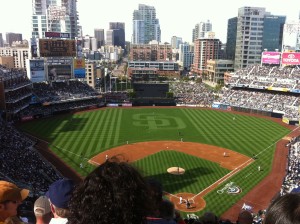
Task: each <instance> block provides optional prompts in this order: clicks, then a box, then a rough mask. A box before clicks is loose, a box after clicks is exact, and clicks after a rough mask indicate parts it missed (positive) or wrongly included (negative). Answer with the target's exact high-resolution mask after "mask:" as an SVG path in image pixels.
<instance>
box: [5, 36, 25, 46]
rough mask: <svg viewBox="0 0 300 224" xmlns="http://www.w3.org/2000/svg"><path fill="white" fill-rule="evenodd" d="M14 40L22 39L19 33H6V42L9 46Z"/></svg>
mask: <svg viewBox="0 0 300 224" xmlns="http://www.w3.org/2000/svg"><path fill="white" fill-rule="evenodd" d="M15 41H22V34H21V33H6V43H7V44H9V46H11V45H12V43H13V42H15Z"/></svg>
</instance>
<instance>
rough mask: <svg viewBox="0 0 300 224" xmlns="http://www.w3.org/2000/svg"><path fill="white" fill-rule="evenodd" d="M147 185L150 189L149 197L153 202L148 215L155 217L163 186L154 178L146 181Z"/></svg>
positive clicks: (161, 198)
mask: <svg viewBox="0 0 300 224" xmlns="http://www.w3.org/2000/svg"><path fill="white" fill-rule="evenodd" d="M147 184H148V186H149V189H150V197H151V198H152V200H153V209H152V211H149V215H152V216H157V215H158V213H159V206H160V205H161V202H162V201H163V186H162V183H161V182H160V181H158V180H156V179H154V178H149V179H147Z"/></svg>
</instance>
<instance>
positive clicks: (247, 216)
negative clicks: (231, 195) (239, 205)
mask: <svg viewBox="0 0 300 224" xmlns="http://www.w3.org/2000/svg"><path fill="white" fill-rule="evenodd" d="M237 220H238V223H239V224H252V222H253V216H252V214H251V212H249V211H247V210H243V211H241V212H240V214H239V216H238V219H237Z"/></svg>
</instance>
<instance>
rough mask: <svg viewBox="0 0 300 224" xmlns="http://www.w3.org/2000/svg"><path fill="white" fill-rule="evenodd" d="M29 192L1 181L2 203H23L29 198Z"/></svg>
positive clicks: (0, 194) (0, 200)
mask: <svg viewBox="0 0 300 224" xmlns="http://www.w3.org/2000/svg"><path fill="white" fill-rule="evenodd" d="M28 194H29V190H27V189H22V188H19V187H17V185H15V184H13V183H10V182H7V181H4V180H1V181H0V203H1V202H4V201H23V200H24V199H25V198H27V196H28Z"/></svg>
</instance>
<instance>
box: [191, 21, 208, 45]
mask: <svg viewBox="0 0 300 224" xmlns="http://www.w3.org/2000/svg"><path fill="white" fill-rule="evenodd" d="M211 31H212V23H211V22H210V21H209V20H207V22H200V23H197V24H196V25H195V28H194V29H193V42H195V40H197V39H199V38H204V37H205V35H206V33H207V32H211Z"/></svg>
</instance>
